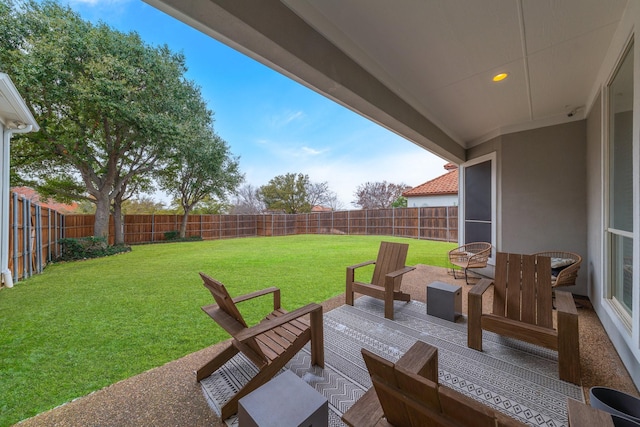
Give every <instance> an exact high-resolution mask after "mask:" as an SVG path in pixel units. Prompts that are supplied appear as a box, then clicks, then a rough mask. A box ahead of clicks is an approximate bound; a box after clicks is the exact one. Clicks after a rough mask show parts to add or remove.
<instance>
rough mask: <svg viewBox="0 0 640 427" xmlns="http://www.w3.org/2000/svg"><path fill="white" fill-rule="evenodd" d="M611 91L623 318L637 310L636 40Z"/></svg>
mask: <svg viewBox="0 0 640 427" xmlns="http://www.w3.org/2000/svg"><path fill="white" fill-rule="evenodd" d="M607 92H608V114H609V120H608V131H609V146H608V158H609V171H608V206H607V209H608V227H607V243H608V248H607V256H608V266H609V279H610V287H609V296H610V298H611V300H612V302H613V303H614V306H615V307H616V308H617V309H618V311H619V312H620V314H621V317H622V318H623V320H625V321H626V322H627V323H628V324H629V325H631V317H632V313H633V304H632V296H633V286H632V282H633V239H634V230H633V208H634V203H633V184H634V183H633V43H631V45H630V46H629V47H628V49H627V50H626V52H625V54H624V56H623V59H622V62H621V63H620V66H619V68H618V69H617V70H616V72H615V74H614V77H613V80H611V83H610V84H609V86H608V88H607Z"/></svg>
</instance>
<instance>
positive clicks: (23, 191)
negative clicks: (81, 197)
mask: <svg viewBox="0 0 640 427" xmlns="http://www.w3.org/2000/svg"><path fill="white" fill-rule="evenodd" d="M11 191H12V192H14V193H17V194H19V195H21V196H22V197H24V198H25V199H29V200H30V201H31V202H33V203H37V204H39V205H40V206H42V207H43V208H49V209H53V210H54V211H58V212H60V213H63V214H64V213H71V212H73V211H74V210H76V209H77V208H78V204H77V203H72V204H70V205H67V204H65V203H58V202H56V201H55V200H53V199H48V200H44V201H42V200H40V195H39V194H38V192H37V191H36V190H34V189H33V188H29V187H13V188H11Z"/></svg>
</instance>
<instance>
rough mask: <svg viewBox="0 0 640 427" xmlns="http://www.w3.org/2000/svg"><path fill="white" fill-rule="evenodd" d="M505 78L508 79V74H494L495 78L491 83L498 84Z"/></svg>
mask: <svg viewBox="0 0 640 427" xmlns="http://www.w3.org/2000/svg"><path fill="white" fill-rule="evenodd" d="M507 77H509V74H507V73H500V74H496V75H495V76H493V79H492V80H493V81H494V82H499V81H502V80H504V79H506V78H507Z"/></svg>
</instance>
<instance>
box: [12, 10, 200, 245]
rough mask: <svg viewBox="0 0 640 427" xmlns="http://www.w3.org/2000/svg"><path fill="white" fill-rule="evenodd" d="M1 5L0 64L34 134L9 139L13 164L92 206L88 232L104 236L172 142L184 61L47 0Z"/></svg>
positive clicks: (180, 112)
mask: <svg viewBox="0 0 640 427" xmlns="http://www.w3.org/2000/svg"><path fill="white" fill-rule="evenodd" d="M0 2H1V3H0V5H1V6H0V66H1V67H2V70H3V71H6V72H9V73H10V74H11V76H12V78H13V79H14V81H15V83H16V86H18V88H19V90H20V92H21V94H22V95H23V96H24V98H25V99H26V101H27V103H28V104H29V106H30V107H31V110H32V112H33V113H34V116H35V118H36V120H37V121H38V123H39V124H40V128H41V130H40V132H38V133H35V134H29V135H28V136H24V137H21V138H16V140H15V143H14V144H12V149H13V152H12V161H13V162H15V163H14V165H17V166H18V168H19V169H18V171H19V173H20V175H22V177H30V178H31V179H32V180H33V181H35V183H36V184H37V186H38V187H41V188H42V189H47V188H48V189H50V190H51V191H52V192H53V193H54V194H53V195H54V196H56V197H57V198H59V199H60V198H62V199H64V197H65V196H66V198H67V199H76V200H79V199H81V198H83V197H84V198H86V199H88V200H90V201H92V202H93V203H95V205H96V219H95V225H94V235H96V236H105V237H106V236H107V235H108V225H109V213H110V208H111V206H112V203H113V201H114V199H116V198H117V197H120V199H124V197H123V194H121V193H122V192H123V191H125V189H126V186H127V184H128V183H130V182H131V180H132V179H133V178H134V177H136V176H140V175H144V174H146V173H149V172H150V171H152V170H154V168H156V166H157V163H158V161H159V160H160V159H162V158H163V156H164V154H165V153H166V152H167V151H169V150H168V147H170V146H171V144H172V143H173V141H175V139H176V137H177V136H178V135H179V132H178V129H177V128H178V124H179V123H180V122H181V121H183V120H184V119H185V113H186V112H185V109H184V108H183V103H184V100H185V97H188V96H189V90H188V86H189V85H188V84H187V82H185V79H184V73H185V71H186V68H185V65H184V58H183V56H182V55H177V54H174V53H172V52H171V51H170V50H169V49H168V48H167V47H166V46H163V47H159V48H152V47H150V46H148V45H146V44H145V43H144V42H143V41H142V40H141V39H140V37H139V36H138V35H137V34H135V33H129V34H123V33H120V32H118V31H115V30H113V29H111V28H109V27H108V26H106V25H104V24H98V25H93V24H90V23H88V22H85V21H83V20H82V19H81V18H80V17H79V16H78V15H77V14H76V13H75V12H73V11H72V10H71V9H70V8H68V7H62V6H60V5H58V4H57V3H55V2H52V1H49V0H45V1H44V2H42V3H38V2H36V1H32V0H29V1H24V2H22V1H21V2H12V1H10V0H0ZM185 86H187V89H185ZM62 183H64V184H65V185H60V184H62ZM80 189H82V191H80Z"/></svg>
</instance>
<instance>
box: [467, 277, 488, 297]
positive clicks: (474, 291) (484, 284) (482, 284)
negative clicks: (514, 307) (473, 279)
mask: <svg viewBox="0 0 640 427" xmlns="http://www.w3.org/2000/svg"><path fill="white" fill-rule="evenodd" d="M491 285H493V281H492V280H491V279H480V281H479V282H478V283H476V284H475V285H474V286H473V288H471V289H470V290H469V295H470V296H471V295H473V296H474V297H476V298H477V297H478V296H479V297H482V295H484V293H485V292H486V291H487V289H489V287H490V286H491Z"/></svg>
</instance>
